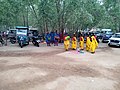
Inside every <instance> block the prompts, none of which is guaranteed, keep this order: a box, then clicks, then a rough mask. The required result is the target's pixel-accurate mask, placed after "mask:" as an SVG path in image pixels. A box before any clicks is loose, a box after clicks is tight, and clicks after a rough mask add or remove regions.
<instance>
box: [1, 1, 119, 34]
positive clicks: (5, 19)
mask: <svg viewBox="0 0 120 90" xmlns="http://www.w3.org/2000/svg"><path fill="white" fill-rule="evenodd" d="M101 1H102V0H101ZM17 25H24V26H28V25H29V26H33V27H39V29H40V30H41V32H46V31H47V30H49V31H50V30H59V31H61V30H64V29H69V30H73V31H76V30H78V29H79V30H80V29H82V30H84V29H86V28H89V29H91V28H93V27H96V28H111V29H113V30H115V31H118V30H119V29H120V2H119V0H103V1H102V3H99V2H98V0H0V26H6V27H14V26H17Z"/></svg>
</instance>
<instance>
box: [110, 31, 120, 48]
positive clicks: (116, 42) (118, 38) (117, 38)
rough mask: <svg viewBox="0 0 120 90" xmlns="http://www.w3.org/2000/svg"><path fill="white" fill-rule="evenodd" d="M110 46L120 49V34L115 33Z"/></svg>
mask: <svg viewBox="0 0 120 90" xmlns="http://www.w3.org/2000/svg"><path fill="white" fill-rule="evenodd" d="M108 46H119V47H120V33H115V34H114V35H113V36H112V37H111V38H110V39H109V42H108Z"/></svg>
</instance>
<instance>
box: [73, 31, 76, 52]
mask: <svg viewBox="0 0 120 90" xmlns="http://www.w3.org/2000/svg"><path fill="white" fill-rule="evenodd" d="M72 49H73V50H76V49H77V39H76V36H75V33H74V34H73V37H72Z"/></svg>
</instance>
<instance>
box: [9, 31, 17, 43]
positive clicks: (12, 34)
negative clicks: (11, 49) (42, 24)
mask: <svg viewBox="0 0 120 90" xmlns="http://www.w3.org/2000/svg"><path fill="white" fill-rule="evenodd" d="M8 38H9V39H10V42H11V43H12V44H15V43H16V29H10V30H9V33H8Z"/></svg>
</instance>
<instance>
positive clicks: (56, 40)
mask: <svg viewBox="0 0 120 90" xmlns="http://www.w3.org/2000/svg"><path fill="white" fill-rule="evenodd" d="M59 39H60V37H59V34H58V33H57V31H56V33H55V36H54V46H58V42H59Z"/></svg>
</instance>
